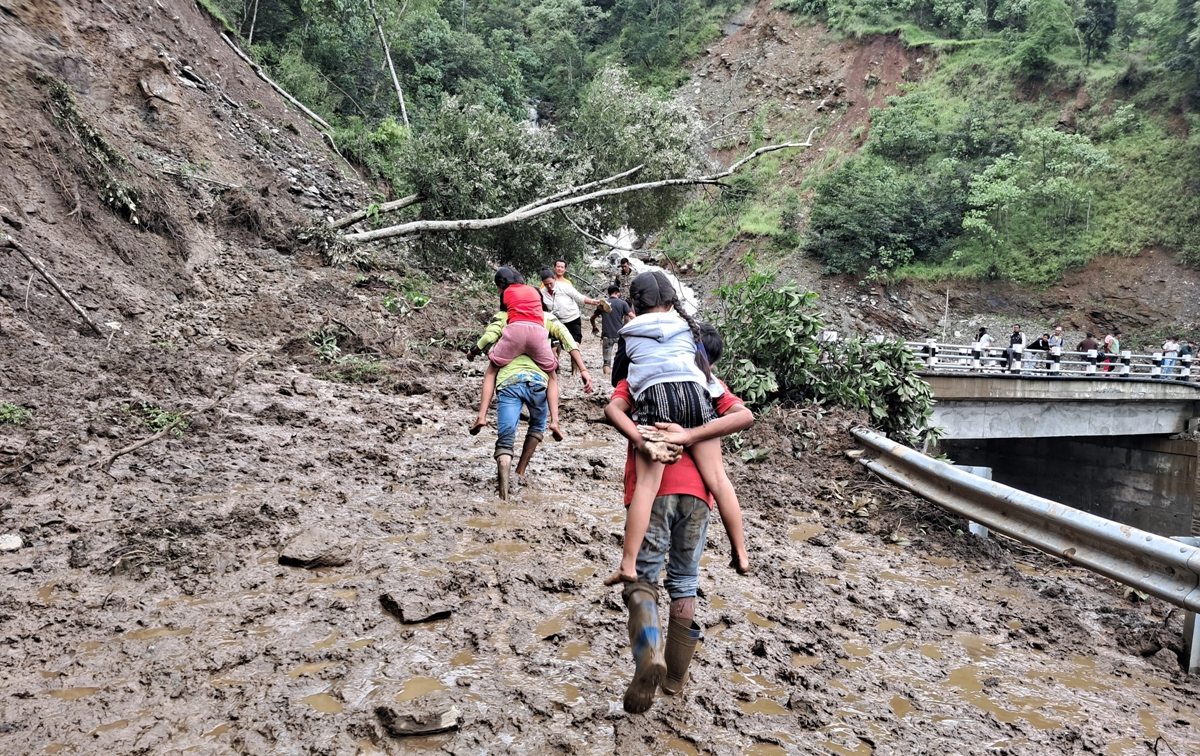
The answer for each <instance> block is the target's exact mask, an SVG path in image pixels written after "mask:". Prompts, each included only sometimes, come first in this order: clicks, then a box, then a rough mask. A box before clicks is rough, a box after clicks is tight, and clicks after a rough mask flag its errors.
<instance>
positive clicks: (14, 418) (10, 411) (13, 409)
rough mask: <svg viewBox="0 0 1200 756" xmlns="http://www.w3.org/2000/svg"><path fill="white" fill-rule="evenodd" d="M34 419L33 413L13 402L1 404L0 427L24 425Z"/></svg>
mask: <svg viewBox="0 0 1200 756" xmlns="http://www.w3.org/2000/svg"><path fill="white" fill-rule="evenodd" d="M32 419H33V413H32V412H30V411H29V410H27V409H25V408H24V407H19V406H17V405H16V404H13V403H12V402H0V425H24V424H25V423H27V422H29V421H30V420H32Z"/></svg>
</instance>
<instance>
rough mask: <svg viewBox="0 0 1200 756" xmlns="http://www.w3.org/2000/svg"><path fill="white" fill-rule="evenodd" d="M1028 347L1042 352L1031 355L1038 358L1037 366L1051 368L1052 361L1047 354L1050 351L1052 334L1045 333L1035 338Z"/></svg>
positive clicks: (1030, 349) (1033, 350)
mask: <svg viewBox="0 0 1200 756" xmlns="http://www.w3.org/2000/svg"><path fill="white" fill-rule="evenodd" d="M1027 349H1028V350H1029V351H1031V352H1040V353H1041V354H1032V355H1030V358H1031V359H1035V360H1037V366H1038V367H1040V368H1044V369H1049V367H1050V362H1049V360H1048V359H1047V355H1048V354H1049V352H1050V334H1049V333H1043V334H1042V335H1041V336H1039V337H1038V338H1036V339H1034V340H1033V343H1031V344H1030V345H1029V346H1028V347H1027Z"/></svg>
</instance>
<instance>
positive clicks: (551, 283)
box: [542, 258, 604, 344]
mask: <svg viewBox="0 0 1200 756" xmlns="http://www.w3.org/2000/svg"><path fill="white" fill-rule="evenodd" d="M542 299H543V300H544V301H545V302H546V304H547V305H548V306H549V307H550V311H551V312H552V313H554V317H556V318H558V319H559V321H561V322H562V324H563V325H564V326H566V328H567V330H568V331H570V332H571V337H572V338H574V339H575V343H577V344H578V343H580V341H581V340H582V339H583V316H582V315H581V314H580V312H579V305H594V306H597V307H603V306H604V302H603V301H602V300H599V299H589V298H588V297H585V296H583V295H582V294H580V293H579V290H578V289H576V288H575V286H574V285H573V284H572V283H571V282H570V281H569V280H567V261H566V260H563V259H561V258H560V259H558V260H556V261H555V262H554V270H550V269H549V268H543V269H542Z"/></svg>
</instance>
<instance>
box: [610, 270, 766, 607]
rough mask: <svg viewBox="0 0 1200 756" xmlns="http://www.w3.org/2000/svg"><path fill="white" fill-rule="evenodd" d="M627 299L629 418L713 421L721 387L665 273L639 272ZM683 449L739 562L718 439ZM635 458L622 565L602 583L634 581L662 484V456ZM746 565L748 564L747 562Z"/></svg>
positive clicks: (735, 510)
mask: <svg viewBox="0 0 1200 756" xmlns="http://www.w3.org/2000/svg"><path fill="white" fill-rule="evenodd" d="M629 299H630V304H631V305H632V307H633V311H634V313H635V314H636V316H637V317H635V318H634V319H633V320H631V321H630V322H629V323H628V324H626V325H625V327H624V328H622V329H621V332H620V333H621V339H622V341H623V345H624V353H625V356H626V357H627V358H628V360H629V373H628V381H629V391H630V394H631V395H632V397H633V404H634V420H635V421H636V422H637V423H638V424H639V425H641V426H650V427H651V428H653V426H654V424H655V423H675V424H678V425H680V426H682V427H683V428H696V427H699V426H701V425H704V424H706V423H709V422H712V421H713V420H716V419H717V414H716V411H715V409H714V408H713V398H714V397H719V396H721V395H722V394H723V393H724V391H725V389H724V387H723V386H722V385H721V383H720V382H719V381H717V380H715V379H714V378H713V377H712V373H711V370H710V368H709V363H708V358H707V356H706V355H705V353H704V347H703V345H702V343H701V341H700V327H699V326H698V325H697V323H696V322H695V321H694V320H693V319H692V318H691V316H690V315H688V314H687V312H686V311H685V310H684V309H683V306H682V303H681V302H680V301H679V298H678V297H677V296H676V293H675V287H673V286H672V285H671V281H670V279H668V278H667V277H666V275H665V274H664V273H662V272H661V271H654V272H650V273H642V274H641V275H639V276H637V277H636V278H634V279H633V282H632V283H631V284H630V286H629ZM614 374H615V370H614ZM688 451H689V452H690V453H691V456H692V459H693V460H694V461H695V463H696V468H697V469H698V470H699V472H700V476H701V477H702V478H703V479H704V485H705V486H706V487H707V488H708V490H709V492H710V493H711V494H712V495H713V498H714V499H716V502H717V507H718V509H719V511H720V515H721V519H722V521H724V522H725V523H726V530H727V531H729V533H730V535H731V540H733V541H734V543H733V544H732V545H733V549H734V559H735V562H743V560H744V558H745V557H744V555H745V554H746V546H745V543H744V542H743V539H742V528H741V521H742V515H741V508H740V505H739V503H738V499H737V493H736V492H735V491H734V489H733V484H732V483H730V482H729V478H728V477H727V476H726V474H725V463H724V461H723V460H722V458H721V439H720V438H712V439H708V440H705V441H700V442H697V443H695V444H693V445H692V446H691V447H689V449H688ZM634 464H635V469H636V473H637V485H636V487H635V488H634V492H633V497H632V501H631V502H630V504H629V509H628V511H627V513H626V520H625V544H624V547H623V550H622V554H621V565H620V567H619V568H618V569H617V571H616V572H615V573H613V575H612V576H611V577H609V578H608V579H607V580H606V581H605V585H613V584H616V583H619V582H636V581H637V569H636V565H637V555H638V551H639V550H640V549H641V546H642V540H643V538H645V535H646V529H647V528H648V527H649V524H650V511H651V509H652V507H653V504H654V497H655V496H657V494H658V489H659V485H660V484H661V482H662V475H663V463H662V462H658V461H655V460H654V459H651V458H650V457H649V456H648V455H646V454H645V453H642V452H640V451H639V452H638V454H637V456H636V457H635V460H634ZM734 523H736V526H735V527H734V526H733V524H734ZM738 566H739V572H741V571H744V570H743V569H741V567H742V565H738ZM744 566H745V568H747V569H748V564H745V565H744Z"/></svg>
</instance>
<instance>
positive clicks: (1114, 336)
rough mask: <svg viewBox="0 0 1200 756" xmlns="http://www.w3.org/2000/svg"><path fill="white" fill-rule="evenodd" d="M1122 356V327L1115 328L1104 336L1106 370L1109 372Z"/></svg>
mask: <svg viewBox="0 0 1200 756" xmlns="http://www.w3.org/2000/svg"><path fill="white" fill-rule="evenodd" d="M1120 356H1121V329H1120V328H1115V329H1113V332H1112V333H1110V334H1108V335H1107V336H1105V337H1104V372H1105V373H1108V372H1110V371H1111V370H1112V368H1113V364H1115V363H1116V361H1117V359H1118V358H1119V357H1120Z"/></svg>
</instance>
